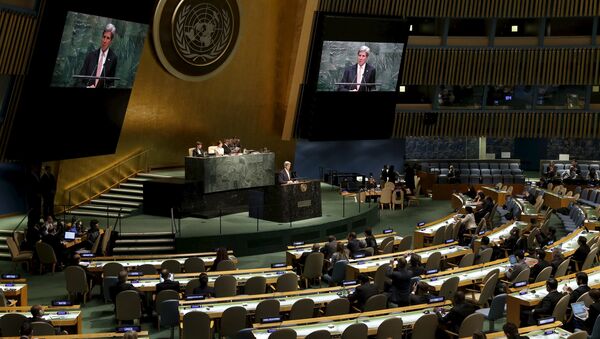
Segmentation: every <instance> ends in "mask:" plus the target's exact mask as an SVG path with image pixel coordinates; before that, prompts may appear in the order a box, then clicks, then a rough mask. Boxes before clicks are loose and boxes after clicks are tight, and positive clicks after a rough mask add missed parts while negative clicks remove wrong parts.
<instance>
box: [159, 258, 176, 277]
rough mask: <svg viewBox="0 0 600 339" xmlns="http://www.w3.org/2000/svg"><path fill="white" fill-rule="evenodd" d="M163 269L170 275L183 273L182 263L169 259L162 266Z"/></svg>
mask: <svg viewBox="0 0 600 339" xmlns="http://www.w3.org/2000/svg"><path fill="white" fill-rule="evenodd" d="M160 268H161V269H167V270H168V271H169V272H170V273H173V274H175V273H181V263H180V262H179V261H177V260H175V259H168V260H165V261H163V262H162V264H160Z"/></svg>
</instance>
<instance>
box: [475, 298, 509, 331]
mask: <svg viewBox="0 0 600 339" xmlns="http://www.w3.org/2000/svg"><path fill="white" fill-rule="evenodd" d="M505 308H506V293H502V294H498V295H497V296H495V297H494V299H492V303H491V305H490V307H489V308H482V309H479V310H476V311H475V312H477V313H481V314H483V316H484V317H485V318H486V319H487V320H488V321H489V324H490V331H492V332H493V331H494V321H496V320H498V319H501V318H504V309H505Z"/></svg>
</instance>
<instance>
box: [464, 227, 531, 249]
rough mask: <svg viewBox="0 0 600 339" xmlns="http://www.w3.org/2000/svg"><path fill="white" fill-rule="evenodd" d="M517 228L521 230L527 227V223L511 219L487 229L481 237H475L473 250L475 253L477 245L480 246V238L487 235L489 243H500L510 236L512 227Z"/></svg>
mask: <svg viewBox="0 0 600 339" xmlns="http://www.w3.org/2000/svg"><path fill="white" fill-rule="evenodd" d="M515 227H516V228H518V229H519V230H520V231H521V232H523V231H526V230H528V229H529V224H528V223H526V222H522V221H512V222H508V223H506V224H504V225H501V226H498V227H496V228H494V229H493V230H489V231H487V232H485V233H483V234H482V235H481V237H479V238H477V239H475V243H474V245H473V246H474V251H475V252H476V253H477V251H478V250H479V247H481V238H483V237H488V239H490V245H494V244H496V245H500V244H502V242H503V241H504V239H506V238H508V237H509V236H510V231H511V230H512V229H513V228H515Z"/></svg>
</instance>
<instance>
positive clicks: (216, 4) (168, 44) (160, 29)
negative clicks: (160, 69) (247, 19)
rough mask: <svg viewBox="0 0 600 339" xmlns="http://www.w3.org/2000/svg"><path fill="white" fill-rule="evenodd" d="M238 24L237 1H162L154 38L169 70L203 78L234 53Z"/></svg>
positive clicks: (181, 76) (183, 76) (155, 24)
mask: <svg viewBox="0 0 600 339" xmlns="http://www.w3.org/2000/svg"><path fill="white" fill-rule="evenodd" d="M239 27H240V16H239V9H238V6H237V2H236V0H160V2H159V4H158V6H157V9H156V13H155V16H154V36H153V38H154V42H155V46H156V50H157V54H158V56H159V59H160V60H161V62H162V64H163V65H164V66H165V68H166V69H167V70H169V72H171V73H172V74H173V75H175V76H177V77H179V78H181V79H185V80H201V79H204V78H205V77H207V76H208V75H209V74H210V73H211V72H213V71H214V70H216V69H217V68H219V67H220V66H221V65H222V64H223V63H224V62H225V61H226V60H227V59H228V57H229V56H230V55H231V52H232V50H233V49H234V47H235V44H236V42H237V36H238V33H239Z"/></svg>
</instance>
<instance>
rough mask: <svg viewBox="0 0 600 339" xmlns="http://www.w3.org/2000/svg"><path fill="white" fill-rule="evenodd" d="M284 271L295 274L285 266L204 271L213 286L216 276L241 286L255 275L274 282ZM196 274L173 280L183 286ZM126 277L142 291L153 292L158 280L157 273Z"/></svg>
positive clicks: (196, 277)
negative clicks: (231, 280)
mask: <svg viewBox="0 0 600 339" xmlns="http://www.w3.org/2000/svg"><path fill="white" fill-rule="evenodd" d="M286 273H294V274H295V272H294V271H293V270H292V267H291V266H287V267H281V268H251V269H245V270H233V271H216V272H206V275H208V285H209V286H214V284H215V281H216V280H217V278H218V277H220V276H222V275H231V276H233V277H235V279H236V281H237V285H238V286H243V285H245V284H246V281H247V280H248V279H250V278H251V277H256V276H261V277H265V278H266V280H267V284H274V283H276V282H277V278H279V277H280V276H281V275H283V274H286ZM198 275H199V273H179V274H175V275H174V278H173V280H175V281H178V282H179V284H180V285H181V286H182V287H185V286H186V285H187V284H188V283H189V282H190V281H191V280H195V279H198ZM127 279H128V280H129V282H130V283H131V284H132V285H133V286H134V287H135V288H137V289H139V290H140V291H142V292H155V291H156V284H158V283H159V282H160V276H159V275H158V274H157V275H144V276H130V277H127Z"/></svg>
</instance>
